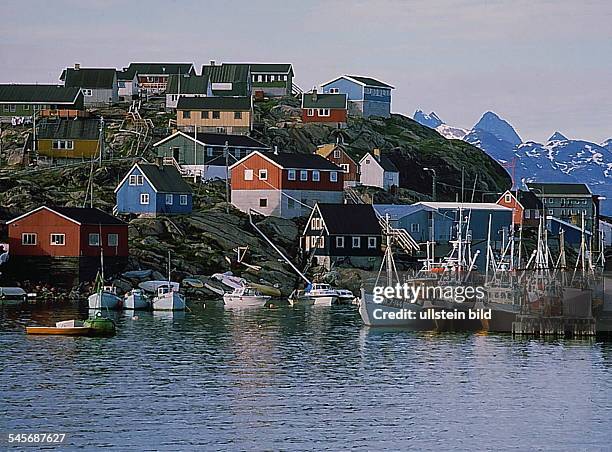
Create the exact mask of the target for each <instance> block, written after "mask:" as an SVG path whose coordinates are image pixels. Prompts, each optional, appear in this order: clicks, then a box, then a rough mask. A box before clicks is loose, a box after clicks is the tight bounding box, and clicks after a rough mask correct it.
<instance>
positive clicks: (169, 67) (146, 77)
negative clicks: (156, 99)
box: [123, 63, 195, 94]
mask: <svg viewBox="0 0 612 452" xmlns="http://www.w3.org/2000/svg"><path fill="white" fill-rule="evenodd" d="M123 70H124V71H125V72H126V73H127V74H128V76H132V75H136V76H137V77H138V86H139V88H140V91H141V93H142V94H161V93H164V92H165V91H166V87H167V86H168V77H169V76H170V75H171V74H195V70H194V68H193V63H130V65H129V66H128V67H126V68H123Z"/></svg>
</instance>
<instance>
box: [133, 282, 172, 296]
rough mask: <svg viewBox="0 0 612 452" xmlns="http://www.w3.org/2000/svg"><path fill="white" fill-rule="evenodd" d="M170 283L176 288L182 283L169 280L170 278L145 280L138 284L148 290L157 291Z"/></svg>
mask: <svg viewBox="0 0 612 452" xmlns="http://www.w3.org/2000/svg"><path fill="white" fill-rule="evenodd" d="M168 284H170V285H171V286H172V288H173V289H174V290H179V287H180V284H179V283H177V282H168V280H156V281H144V282H141V283H140V284H138V287H139V288H140V289H142V290H144V291H146V292H152V293H155V292H157V289H158V288H159V287H161V286H167V285H168Z"/></svg>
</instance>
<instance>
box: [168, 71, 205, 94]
mask: <svg viewBox="0 0 612 452" xmlns="http://www.w3.org/2000/svg"><path fill="white" fill-rule="evenodd" d="M207 88H208V77H206V76H204V75H189V74H181V75H178V74H171V75H170V76H169V77H168V86H167V87H166V94H206V90H207Z"/></svg>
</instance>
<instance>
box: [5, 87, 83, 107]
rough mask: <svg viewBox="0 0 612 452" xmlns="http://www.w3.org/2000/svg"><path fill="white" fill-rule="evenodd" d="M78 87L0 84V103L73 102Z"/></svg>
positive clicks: (77, 95) (76, 96)
mask: <svg viewBox="0 0 612 452" xmlns="http://www.w3.org/2000/svg"><path fill="white" fill-rule="evenodd" d="M80 93H81V90H80V89H79V88H76V87H75V88H67V87H65V86H59V85H24V84H19V85H15V84H2V85H0V103H6V104H8V103H32V104H35V103H41V104H47V103H49V104H73V103H75V102H76V100H77V99H78V97H79V94H80Z"/></svg>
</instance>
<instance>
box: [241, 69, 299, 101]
mask: <svg viewBox="0 0 612 452" xmlns="http://www.w3.org/2000/svg"><path fill="white" fill-rule="evenodd" d="M250 66H251V82H252V86H253V95H254V96H255V97H260V96H261V97H264V96H266V97H282V96H290V95H291V92H292V89H293V65H292V64H291V63H251V64H250Z"/></svg>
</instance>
